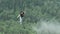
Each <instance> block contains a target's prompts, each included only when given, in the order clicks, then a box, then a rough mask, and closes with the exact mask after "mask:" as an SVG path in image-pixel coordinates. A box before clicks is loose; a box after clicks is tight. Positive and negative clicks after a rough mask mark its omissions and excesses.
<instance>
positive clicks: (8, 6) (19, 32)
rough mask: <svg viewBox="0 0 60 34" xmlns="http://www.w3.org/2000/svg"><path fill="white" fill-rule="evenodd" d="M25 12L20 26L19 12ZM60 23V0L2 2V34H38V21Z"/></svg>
mask: <svg viewBox="0 0 60 34" xmlns="http://www.w3.org/2000/svg"><path fill="white" fill-rule="evenodd" d="M21 10H23V11H24V12H25V15H24V19H23V24H22V25H20V24H19V19H17V16H18V14H19V12H20V11H21ZM52 19H53V20H57V21H58V22H60V0H0V34H36V31H34V30H33V29H32V26H33V25H36V24H37V23H38V21H42V20H43V21H44V20H45V21H50V20H52Z"/></svg>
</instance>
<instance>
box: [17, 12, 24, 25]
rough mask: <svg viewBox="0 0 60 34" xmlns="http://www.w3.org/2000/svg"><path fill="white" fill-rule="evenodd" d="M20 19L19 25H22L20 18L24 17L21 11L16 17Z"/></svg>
mask: <svg viewBox="0 0 60 34" xmlns="http://www.w3.org/2000/svg"><path fill="white" fill-rule="evenodd" d="M18 17H19V18H20V24H22V17H24V12H23V11H21V12H20V14H19V15H18V16H17V18H18Z"/></svg>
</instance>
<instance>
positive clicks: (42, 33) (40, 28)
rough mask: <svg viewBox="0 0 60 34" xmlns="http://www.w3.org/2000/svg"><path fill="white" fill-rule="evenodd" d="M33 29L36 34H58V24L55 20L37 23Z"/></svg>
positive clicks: (59, 29) (59, 33)
mask: <svg viewBox="0 0 60 34" xmlns="http://www.w3.org/2000/svg"><path fill="white" fill-rule="evenodd" d="M33 29H34V30H35V31H36V32H37V34H60V23H59V22H58V21H56V20H51V21H39V22H38V23H37V25H36V26H33Z"/></svg>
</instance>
